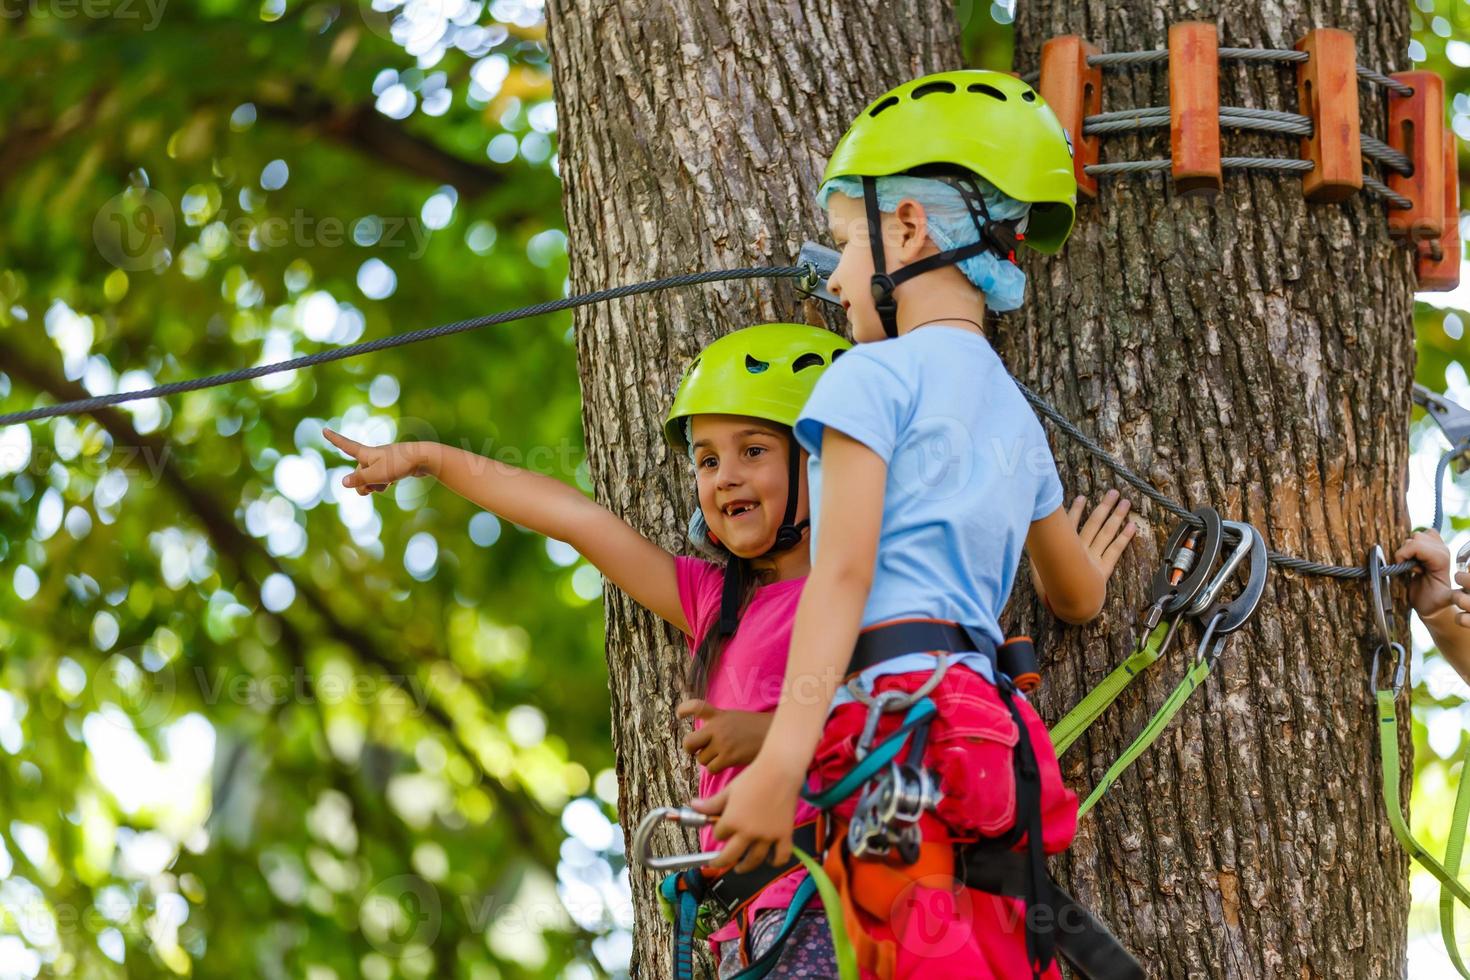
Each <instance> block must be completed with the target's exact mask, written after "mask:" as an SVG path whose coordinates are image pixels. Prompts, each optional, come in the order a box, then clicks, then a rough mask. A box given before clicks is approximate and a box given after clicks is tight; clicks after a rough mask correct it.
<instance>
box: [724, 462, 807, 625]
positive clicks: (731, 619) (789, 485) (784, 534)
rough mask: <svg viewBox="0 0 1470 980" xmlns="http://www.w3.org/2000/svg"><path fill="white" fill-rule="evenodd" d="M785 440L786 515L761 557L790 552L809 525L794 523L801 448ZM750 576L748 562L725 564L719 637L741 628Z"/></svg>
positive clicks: (736, 558) (804, 521)
mask: <svg viewBox="0 0 1470 980" xmlns="http://www.w3.org/2000/svg"><path fill="white" fill-rule="evenodd" d="M786 440H787V445H788V453H787V457H788V458H787V463H786V513H785V514H784V515H783V516H782V518H781V526H780V528H778V529H777V530H776V542H775V543H774V544H773V545H771V546H770V547H769V548H767V549H766V550H765V551H764V552H763V553H762V554H761V556H760V557H762V558H769V557H770V556H772V555H776V554H780V553H781V552H783V551H790V550H791V549H792V548H795V547H796V546H797V545H799V544H801V533H802V532H803V531H804V530H806V529H807V528H808V527H809V526H810V525H811V520H810V519H809V518H804V519H802V520H801V521H797V520H796V506H797V498H799V497H800V496H801V446H800V445H799V444H798V443H797V441H796V436H795V434H792V433H788V434H787V436H786ZM793 522H794V523H793ZM749 574H750V566H749V562H748V561H747V560H746V559H744V558H741V557H740V556H739V555H735V554H732V555H731V556H730V560H729V561H728V562H726V563H725V582H724V588H723V589H722V590H721V592H720V622H719V625H718V627H717V628H718V630H719V632H720V635H721V636H727V637H728V636H733V635H734V634H735V630H736V628H737V627H739V626H740V599H741V596H742V594H743V593H744V591H745V578H746V576H747V575H749Z"/></svg>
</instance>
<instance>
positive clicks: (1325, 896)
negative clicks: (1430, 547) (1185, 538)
mask: <svg viewBox="0 0 1470 980" xmlns="http://www.w3.org/2000/svg"><path fill="white" fill-rule="evenodd" d="M1018 14H1019V16H1018V20H1017V37H1018V45H1017V65H1018V67H1019V68H1020V69H1021V70H1023V71H1025V70H1030V69H1032V68H1034V67H1035V66H1036V64H1037V63H1038V52H1039V49H1040V46H1041V43H1042V41H1043V40H1045V38H1047V37H1050V36H1053V35H1057V34H1068V33H1076V34H1081V35H1083V36H1084V37H1087V38H1089V39H1090V40H1092V41H1093V42H1094V43H1095V44H1097V45H1098V47H1099V48H1101V49H1102V50H1104V51H1109V50H1112V51H1122V50H1137V49H1149V48H1160V47H1164V46H1165V45H1166V38H1167V31H1168V25H1169V24H1171V23H1174V22H1177V21H1181V20H1211V19H1214V20H1216V21H1217V22H1218V25H1219V29H1220V43H1221V44H1222V45H1228V46H1239V47H1268V48H1290V47H1291V46H1292V45H1293V43H1294V42H1295V41H1296V40H1297V38H1299V37H1300V36H1301V35H1302V34H1303V33H1305V32H1306V31H1307V30H1308V29H1310V28H1312V27H1340V28H1344V29H1347V30H1350V31H1352V32H1354V34H1355V35H1356V37H1357V47H1358V60H1359V63H1360V64H1364V65H1369V66H1373V67H1377V68H1380V69H1382V70H1397V69H1400V68H1402V67H1405V65H1404V61H1405V56H1404V52H1405V51H1406V49H1407V44H1408V40H1409V28H1408V16H1409V13H1408V8H1407V6H1405V5H1404V4H1402V3H1397V2H1393V3H1390V2H1388V0H1310V2H1309V0H1271V2H1269V3H1251V4H1221V3H1199V2H1196V0H1124V2H1112V3H1106V4H1104V3H1100V2H1096V0H1090V2H1087V3H1075V2H1069V0H1029V2H1027V3H1023V4H1021V5H1020V9H1019V11H1018ZM1220 74H1221V78H1220V81H1221V88H1222V98H1221V104H1222V105H1241V106H1254V107H1259V108H1268V109H1283V110H1289V111H1296V108H1297V99H1296V95H1295V82H1294V73H1293V72H1292V70H1291V69H1290V68H1289V67H1274V66H1261V65H1257V66H1244V65H1241V64H1239V63H1233V64H1232V63H1227V64H1223V65H1222V66H1221V73H1220ZM1360 92H1361V95H1362V105H1363V108H1364V112H1363V127H1364V128H1363V132H1364V133H1365V134H1366V133H1373V134H1374V135H1377V136H1379V137H1380V138H1381V137H1382V135H1383V128H1384V125H1383V118H1382V117H1383V105H1384V98H1385V96H1384V94H1383V93H1382V90H1380V89H1376V88H1372V87H1370V86H1366V85H1365V86H1362V87H1361V88H1360ZM1167 102H1168V81H1167V77H1166V74H1165V72H1164V70H1163V69H1162V68H1151V69H1150V68H1145V69H1135V70H1132V71H1129V72H1112V71H1109V72H1106V73H1105V91H1104V99H1103V108H1104V110H1110V109H1118V108H1126V107H1129V106H1145V105H1164V104H1167ZM1224 153H1225V155H1240V156H1267V155H1270V156H1288V157H1290V156H1295V155H1296V153H1297V145H1296V142H1295V140H1293V139H1290V138H1281V137H1277V138H1267V137H1260V138H1257V137H1250V138H1246V137H1243V136H1242V135H1240V134H1232V133H1230V132H1228V131H1227V132H1226V134H1225V136H1224ZM1168 155H1169V143H1168V136H1167V131H1164V133H1163V134H1162V135H1158V136H1153V137H1151V138H1147V139H1143V138H1128V139H1110V140H1106V141H1105V142H1104V144H1103V158H1104V159H1105V160H1108V159H1114V160H1118V159H1150V158H1160V157H1168ZM1384 227H1385V225H1384V213H1383V207H1382V205H1381V204H1380V203H1379V202H1378V201H1376V200H1374V199H1368V198H1365V197H1363V196H1361V195H1360V196H1358V197H1357V198H1355V199H1353V200H1352V201H1349V202H1347V203H1345V204H1341V205H1337V204H1325V205H1319V204H1311V205H1309V204H1306V203H1305V202H1304V201H1303V199H1302V195H1301V189H1300V184H1299V182H1298V181H1297V180H1296V179H1293V178H1289V177H1282V176H1255V175H1252V176H1249V177H1247V176H1243V175H1236V176H1229V175H1228V172H1227V177H1226V183H1225V189H1224V192H1223V193H1222V194H1221V195H1220V196H1219V197H1218V198H1216V199H1214V200H1211V199H1208V198H1203V199H1202V198H1185V199H1181V198H1179V197H1177V196H1176V195H1175V194H1174V193H1173V192H1172V190H1171V189H1170V187H1169V184H1168V182H1167V180H1166V179H1164V178H1163V177H1158V176H1155V177H1147V178H1140V177H1132V178H1104V179H1103V189H1102V192H1101V197H1100V200H1099V201H1098V202H1097V203H1095V204H1088V205H1084V206H1083V207H1082V209H1081V212H1080V221H1079V224H1078V228H1077V231H1076V233H1075V234H1074V235H1073V236H1072V239H1071V242H1070V243H1069V245H1068V246H1067V249H1066V251H1065V252H1064V253H1063V254H1062V255H1061V256H1059V257H1057V258H1056V259H1054V260H1049V261H1037V260H1033V261H1031V262H1030V263H1029V266H1028V268H1029V271H1030V272H1031V274H1032V290H1031V295H1030V299H1029V302H1028V304H1027V306H1026V308H1025V310H1024V312H1023V314H1022V315H1020V316H1018V317H1013V318H1011V320H1010V322H1008V323H1006V324H1005V325H1004V326H1003V327H1002V328H1001V330H1000V339H1001V342H1002V343H1001V347H1002V353H1003V356H1004V357H1005V358H1006V360H1007V363H1008V364H1009V365H1010V366H1011V368H1012V370H1013V371H1015V372H1016V374H1017V375H1018V376H1019V377H1021V378H1023V379H1025V380H1028V381H1030V382H1031V383H1033V384H1034V385H1035V386H1036V387H1037V388H1039V389H1040V391H1041V392H1042V393H1044V394H1045V395H1047V396H1049V397H1050V398H1051V399H1053V400H1054V402H1055V403H1056V404H1057V405H1058V407H1060V408H1061V409H1062V411H1063V412H1065V413H1066V414H1068V415H1069V416H1071V417H1072V418H1074V419H1076V420H1078V421H1079V422H1080V423H1081V424H1083V425H1084V427H1086V428H1088V429H1090V430H1091V432H1092V433H1094V434H1095V435H1096V436H1097V437H1098V438H1099V439H1100V440H1101V441H1102V442H1103V443H1104V445H1106V446H1107V447H1108V448H1110V449H1112V450H1113V451H1115V452H1117V453H1119V454H1120V455H1122V456H1123V457H1124V458H1125V459H1128V460H1130V461H1133V462H1134V463H1136V464H1137V468H1138V469H1139V470H1140V471H1141V472H1143V473H1145V474H1147V475H1148V476H1149V477H1150V478H1151V479H1152V480H1153V481H1154V482H1155V483H1156V484H1157V485H1158V486H1159V487H1161V488H1162V489H1164V490H1165V491H1166V492H1168V493H1169V494H1170V495H1172V496H1173V497H1175V498H1177V499H1180V500H1183V501H1185V502H1187V504H1188V505H1189V506H1191V507H1193V506H1199V505H1201V504H1206V503H1208V504H1212V505H1213V506H1215V507H1216V508H1217V509H1218V510H1219V511H1220V512H1221V513H1222V514H1223V515H1224V516H1226V517H1231V518H1236V519H1244V520H1248V521H1250V522H1252V523H1254V524H1255V525H1256V526H1257V527H1258V528H1260V530H1261V532H1262V533H1263V534H1264V536H1265V537H1266V540H1267V542H1268V543H1269V544H1271V545H1272V546H1273V547H1275V548H1276V549H1278V550H1281V551H1285V552H1289V553H1292V554H1297V555H1304V556H1308V557H1312V558H1316V559H1317V560H1321V561H1331V562H1336V563H1341V564H1359V563H1361V561H1362V560H1363V556H1364V554H1365V552H1366V551H1367V549H1368V548H1369V547H1370V546H1371V545H1373V544H1374V543H1379V542H1381V543H1383V544H1385V545H1386V546H1391V545H1393V544H1394V543H1396V542H1397V541H1399V540H1401V539H1402V538H1403V537H1404V534H1405V531H1406V529H1407V514H1406V511H1405V507H1404V490H1405V486H1406V457H1407V451H1408V442H1407V430H1408V414H1409V397H1408V392H1407V388H1408V384H1409V381H1410V380H1412V377H1413V366H1414V348H1413V332H1412V317H1411V313H1412V283H1413V280H1412V276H1411V270H1410V265H1409V259H1408V257H1407V255H1408V253H1407V251H1405V250H1403V249H1396V248H1394V247H1393V246H1392V245H1391V244H1390V243H1389V241H1388V239H1387V236H1386V234H1385V231H1384ZM1055 446H1056V448H1057V450H1058V452H1059V460H1060V461H1061V464H1062V466H1061V468H1062V473H1063V476H1064V480H1065V482H1066V483H1067V484H1068V486H1069V490H1071V491H1073V492H1085V493H1098V492H1101V491H1102V490H1103V489H1105V488H1107V487H1109V486H1115V485H1120V484H1118V483H1117V481H1116V480H1115V478H1114V477H1113V475H1112V474H1111V473H1109V472H1107V471H1106V470H1105V469H1103V468H1101V467H1099V466H1098V465H1096V464H1094V463H1092V462H1090V461H1089V460H1088V459H1087V458H1085V457H1084V456H1083V454H1081V453H1080V452H1079V451H1077V449H1076V448H1075V447H1074V446H1071V445H1069V444H1067V443H1066V442H1065V441H1061V440H1058V441H1056V442H1055ZM1145 511H1150V508H1145ZM1151 516H1152V517H1153V518H1154V519H1155V523H1154V527H1155V529H1156V531H1155V539H1154V541H1153V542H1152V544H1151V545H1150V544H1143V545H1140V546H1136V547H1135V548H1134V549H1133V552H1134V554H1133V555H1132V556H1131V557H1130V558H1129V559H1128V560H1127V561H1126V562H1125V563H1124V567H1123V571H1122V574H1120V575H1119V576H1118V578H1117V580H1116V581H1117V585H1116V588H1115V591H1114V594H1113V597H1112V599H1111V601H1110V604H1109V607H1108V609H1109V613H1110V615H1109V616H1108V617H1107V618H1106V619H1105V620H1104V621H1103V624H1102V626H1101V627H1100V628H1096V629H1089V630H1085V631H1076V630H1058V629H1055V628H1054V627H1053V626H1051V625H1049V620H1048V619H1047V618H1046V617H1039V618H1038V626H1037V628H1038V629H1039V630H1040V632H1041V633H1042V638H1043V639H1044V641H1045V643H1044V647H1045V649H1047V651H1048V653H1049V657H1050V670H1049V673H1048V687H1047V690H1046V694H1045V696H1044V698H1043V709H1044V711H1043V713H1044V715H1045V716H1047V717H1051V718H1055V717H1057V716H1058V715H1059V714H1060V712H1061V710H1063V709H1064V708H1065V707H1066V706H1069V705H1070V704H1072V703H1073V702H1074V701H1075V700H1076V698H1077V697H1078V696H1079V695H1080V694H1081V693H1082V692H1083V691H1084V690H1086V689H1087V688H1088V687H1089V686H1090V685H1092V684H1095V683H1096V682H1097V681H1098V680H1099V679H1100V678H1101V677H1102V676H1103V674H1104V672H1105V671H1106V670H1107V669H1109V668H1110V667H1112V666H1113V665H1114V664H1115V663H1117V662H1118V660H1120V659H1121V658H1122V656H1124V655H1125V652H1126V649H1127V644H1128V636H1127V628H1126V621H1127V618H1128V615H1129V613H1130V611H1131V610H1132V609H1135V608H1137V607H1138V605H1139V604H1140V603H1141V602H1142V596H1143V587H1144V584H1145V577H1144V573H1145V570H1146V569H1147V568H1149V567H1151V566H1152V565H1153V564H1154V563H1155V562H1156V561H1157V560H1158V550H1159V548H1160V547H1161V546H1162V539H1161V536H1160V534H1159V532H1161V531H1162V530H1163V529H1164V528H1165V527H1166V526H1167V524H1168V523H1169V521H1168V519H1167V515H1160V514H1159V512H1158V510H1157V509H1152V510H1151ZM1389 550H1390V552H1391V551H1392V548H1391V547H1390V548H1389ZM1367 616H1368V612H1367V605H1366V602H1365V590H1364V588H1363V587H1362V585H1361V583H1349V584H1344V583H1336V582H1331V581H1326V580H1323V579H1315V578H1314V579H1308V578H1303V577H1300V576H1297V575H1293V574H1283V573H1280V572H1275V573H1274V574H1273V576H1272V579H1271V582H1270V585H1269V586H1268V589H1267V593H1266V601H1265V603H1264V604H1263V606H1262V608H1261V612H1260V615H1259V616H1258V618H1257V620H1256V622H1255V624H1254V625H1253V626H1251V627H1250V628H1249V629H1248V630H1246V631H1244V632H1242V633H1240V634H1237V636H1236V637H1235V639H1234V641H1233V642H1232V644H1231V645H1230V647H1229V649H1228V650H1227V652H1226V654H1225V656H1224V659H1223V661H1222V663H1221V665H1220V667H1218V668H1217V669H1216V671H1215V676H1214V677H1213V678H1212V679H1211V680H1210V682H1209V684H1208V685H1207V687H1206V688H1204V689H1203V690H1201V691H1200V692H1198V693H1197V694H1196V695H1195V699H1194V701H1193V703H1192V704H1191V705H1190V706H1189V707H1188V708H1187V709H1186V710H1185V711H1184V712H1183V713H1182V714H1181V716H1180V718H1179V719H1178V721H1176V723H1175V725H1174V727H1173V729H1172V730H1171V731H1170V732H1169V733H1168V734H1167V735H1166V736H1165V737H1164V738H1162V739H1160V741H1159V742H1158V743H1157V745H1156V746H1155V747H1154V748H1153V749H1152V750H1151V751H1150V752H1149V753H1148V754H1147V755H1145V756H1144V757H1143V759H1142V760H1140V762H1139V763H1138V765H1137V767H1136V768H1135V770H1134V773H1133V774H1131V775H1130V776H1128V777H1126V778H1125V779H1124V780H1123V781H1122V782H1121V783H1120V784H1119V785H1118V786H1117V787H1115V788H1114V790H1113V791H1112V793H1111V795H1110V796H1109V798H1108V799H1107V800H1106V801H1105V802H1104V803H1103V804H1102V805H1100V806H1099V808H1098V809H1097V810H1096V811H1094V812H1093V813H1092V814H1091V815H1090V816H1089V817H1088V818H1087V819H1086V820H1084V821H1083V824H1082V828H1081V833H1080V836H1079V838H1078V842H1077V845H1076V846H1075V847H1074V848H1073V851H1072V854H1071V860H1070V871H1071V880H1072V882H1073V884H1074V886H1075V888H1076V890H1077V892H1078V893H1079V895H1080V896H1083V897H1084V898H1085V900H1087V901H1089V902H1090V903H1092V904H1093V905H1094V906H1095V907H1096V908H1097V909H1098V911H1099V912H1101V913H1103V914H1104V915H1105V916H1106V917H1107V918H1108V919H1109V920H1110V921H1111V922H1112V923H1113V926H1114V928H1115V929H1117V930H1118V932H1119V933H1120V935H1121V936H1122V938H1123V939H1124V940H1125V941H1126V942H1127V943H1128V944H1129V945H1130V946H1131V947H1132V948H1133V949H1135V950H1137V951H1139V952H1140V953H1141V954H1143V955H1144V956H1145V957H1146V959H1147V961H1148V962H1149V965H1150V973H1151V975H1157V976H1168V977H1184V976H1191V977H1196V976H1210V977H1293V978H1306V977H1363V978H1368V977H1372V978H1380V977H1395V976H1402V975H1403V974H1404V964H1405V928H1406V921H1407V910H1408V893H1407V881H1406V859H1405V856H1404V854H1403V852H1402V851H1401V850H1400V849H1399V847H1398V845H1397V844H1396V843H1395V842H1394V839H1393V837H1392V836H1391V834H1390V832H1389V828H1388V824H1387V823H1386V822H1385V818H1384V813H1383V808H1382V804H1381V802H1380V801H1379V795H1378V793H1377V790H1376V786H1377V783H1376V780H1377V779H1378V774H1379V760H1378V753H1377V750H1376V747H1375V741H1374V739H1375V738H1376V724H1375V715H1374V711H1373V708H1372V706H1371V705H1370V703H1369V701H1368V694H1367V675H1366V672H1365V669H1364V657H1365V655H1366V654H1367V652H1368V647H1367V645H1366V641H1365V639H1364V634H1365V633H1366V632H1367V631H1366V628H1365V627H1366V622H1367ZM1196 636H1197V633H1196V632H1194V631H1192V630H1191V631H1189V632H1186V633H1185V634H1184V639H1183V641H1182V646H1184V647H1187V645H1188V643H1189V641H1190V639H1192V638H1194V637H1196ZM1185 655H1186V654H1185V652H1184V649H1182V648H1181V647H1176V648H1175V650H1174V651H1173V652H1172V653H1171V655H1170V657H1169V658H1168V660H1167V661H1166V662H1165V663H1164V664H1161V665H1160V666H1159V667H1155V669H1154V673H1153V675H1152V676H1151V677H1148V678H1146V679H1145V680H1144V682H1143V683H1142V684H1140V685H1137V686H1138V687H1139V688H1141V690H1140V691H1136V692H1130V694H1129V695H1128V696H1127V697H1125V698H1124V699H1123V701H1122V702H1121V709H1120V710H1119V709H1115V710H1114V711H1113V712H1112V713H1111V714H1110V715H1107V716H1105V717H1104V719H1103V720H1102V721H1101V722H1100V724H1099V727H1098V728H1096V729H1094V733H1093V734H1092V735H1091V736H1090V737H1089V739H1086V740H1084V741H1083V742H1082V743H1080V744H1079V745H1078V746H1077V747H1076V748H1075V749H1073V751H1072V753H1071V754H1069V755H1068V756H1067V757H1066V758H1065V759H1064V760H1063V765H1064V771H1065V774H1066V776H1067V777H1068V779H1069V781H1070V782H1071V783H1072V784H1073V785H1074V786H1078V787H1086V786H1090V785H1092V783H1093V782H1095V780H1096V779H1097V777H1098V776H1099V775H1100V774H1101V773H1102V771H1103V769H1104V768H1105V767H1106V765H1107V764H1108V763H1109V762H1110V761H1111V760H1112V759H1113V758H1114V757H1115V756H1116V755H1117V753H1118V752H1119V751H1120V750H1121V749H1122V747H1123V746H1124V745H1126V744H1127V741H1128V740H1129V739H1131V738H1132V736H1133V735H1134V734H1135V733H1136V732H1137V731H1138V730H1139V728H1140V727H1141V725H1142V723H1143V721H1144V719H1145V718H1146V717H1147V716H1148V713H1149V712H1150V711H1152V709H1153V708H1154V707H1155V706H1156V705H1157V704H1158V703H1159V701H1160V699H1161V698H1162V697H1163V695H1164V693H1165V692H1166V690H1167V689H1168V688H1169V687H1171V686H1172V685H1173V684H1174V683H1175V681H1176V680H1177V679H1178V676H1179V674H1180V673H1181V671H1182V667H1181V664H1182V663H1183V660H1182V659H1181V658H1182V657H1183V656H1185Z"/></svg>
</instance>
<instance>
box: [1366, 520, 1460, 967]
mask: <svg viewBox="0 0 1470 980" xmlns="http://www.w3.org/2000/svg"><path fill="white" fill-rule="evenodd" d="M1367 567H1368V597H1369V598H1368V602H1369V606H1370V608H1371V609H1372V610H1373V625H1374V628H1375V630H1376V632H1377V636H1376V638H1375V639H1376V641H1377V645H1376V646H1375V648H1374V650H1373V666H1372V668H1371V670H1370V672H1369V674H1368V688H1369V690H1370V691H1371V692H1372V697H1373V700H1374V703H1375V705H1376V707H1377V709H1378V749H1379V753H1380V755H1381V756H1382V757H1383V806H1384V809H1385V810H1386V811H1387V812H1388V825H1389V827H1390V828H1391V829H1392V830H1393V835H1394V837H1396V838H1398V842H1399V843H1400V844H1401V845H1403V848H1404V850H1405V851H1407V852H1408V853H1409V856H1410V857H1411V858H1413V859H1414V860H1415V861H1418V862H1419V864H1420V866H1421V867H1423V868H1424V870H1426V871H1428V872H1429V873H1430V874H1431V875H1433V876H1434V877H1435V878H1436V879H1437V880H1438V881H1439V888H1440V891H1439V922H1440V933H1441V935H1442V937H1443V939H1444V945H1445V949H1446V950H1447V951H1448V953H1449V956H1450V961H1451V962H1452V963H1454V965H1455V969H1456V970H1457V971H1459V974H1460V976H1462V977H1465V978H1466V980H1470V971H1467V970H1466V967H1465V964H1464V961H1463V959H1462V957H1461V954H1460V948H1459V943H1458V941H1457V939H1456V937H1455V908H1454V903H1455V902H1459V903H1460V904H1461V905H1463V906H1465V907H1466V908H1470V889H1467V888H1466V886H1465V884H1464V883H1463V882H1461V881H1460V880H1459V874H1460V858H1461V855H1462V853H1463V849H1464V843H1465V827H1466V823H1467V821H1470V778H1466V777H1467V776H1470V749H1467V750H1466V751H1465V752H1464V753H1463V754H1462V756H1461V761H1462V767H1461V770H1460V787H1459V790H1458V791H1457V792H1456V793H1455V809H1454V814H1453V817H1452V818H1451V821H1450V830H1449V842H1448V847H1447V848H1446V850H1445V860H1444V863H1443V864H1441V863H1440V862H1439V861H1437V860H1436V859H1435V858H1434V857H1433V856H1431V855H1430V853H1429V851H1428V850H1427V849H1426V848H1425V847H1424V845H1422V844H1420V843H1419V841H1418V840H1416V839H1415V837H1414V835H1413V834H1412V833H1411V832H1410V830H1409V823H1408V821H1407V820H1405V819H1404V811H1403V806H1402V804H1401V802H1400V800H1399V774H1400V769H1399V708H1398V705H1399V700H1400V698H1401V696H1402V695H1403V692H1404V681H1405V676H1406V674H1407V673H1408V659H1409V657H1408V654H1407V653H1406V652H1405V650H1404V647H1403V644H1401V643H1399V642H1398V641H1397V640H1395V639H1394V638H1393V637H1394V626H1395V623H1394V614H1393V605H1392V600H1391V596H1390V590H1389V584H1390V583H1389V578H1388V574H1387V570H1386V565H1385V564H1384V557H1383V549H1382V548H1381V547H1379V546H1377V545H1374V547H1373V550H1372V551H1370V552H1369V553H1368V561H1367ZM1384 658H1390V663H1389V664H1388V667H1389V668H1390V669H1391V671H1392V675H1391V676H1390V675H1389V673H1388V672H1387V671H1385V672H1384V673H1382V674H1380V668H1381V667H1383V666H1385V665H1384V664H1383V660H1384ZM1380 678H1382V679H1383V680H1384V681H1385V682H1386V686H1383V687H1380V686H1379V681H1380Z"/></svg>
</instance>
